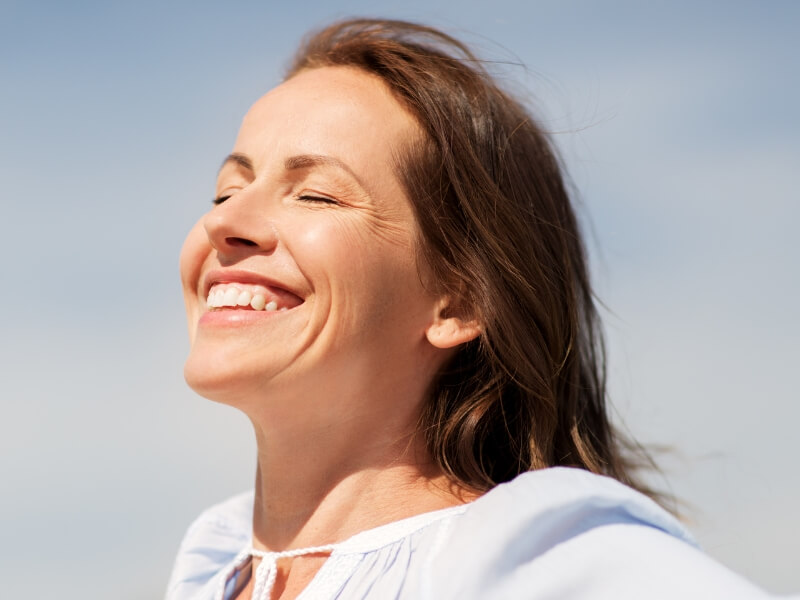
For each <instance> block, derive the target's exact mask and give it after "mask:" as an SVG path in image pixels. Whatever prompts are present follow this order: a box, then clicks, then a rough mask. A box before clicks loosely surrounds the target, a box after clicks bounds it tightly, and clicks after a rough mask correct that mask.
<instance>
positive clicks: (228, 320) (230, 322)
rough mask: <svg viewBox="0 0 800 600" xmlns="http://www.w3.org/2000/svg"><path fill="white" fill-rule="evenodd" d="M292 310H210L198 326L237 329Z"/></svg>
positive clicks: (203, 315) (205, 313)
mask: <svg viewBox="0 0 800 600" xmlns="http://www.w3.org/2000/svg"><path fill="white" fill-rule="evenodd" d="M290 310H291V309H287V310H236V309H231V310H225V309H222V310H209V311H207V312H204V313H203V314H202V315H201V317H200V320H199V321H198V324H199V325H212V326H214V325H222V326H227V327H237V326H241V325H249V324H251V323H256V322H259V321H263V320H264V319H272V318H275V317H277V316H280V315H284V314H286V313H287V312H289V311H290Z"/></svg>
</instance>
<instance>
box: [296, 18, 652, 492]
mask: <svg viewBox="0 0 800 600" xmlns="http://www.w3.org/2000/svg"><path fill="white" fill-rule="evenodd" d="M322 66H350V67H356V68H359V69H362V70H364V71H366V72H368V73H372V74H374V75H377V76H378V77H380V78H381V79H382V80H383V81H384V82H385V83H386V84H387V85H388V87H389V88H390V89H391V90H392V91H393V93H394V94H395V96H396V97H397V98H398V99H399V100H400V101H401V102H402V103H403V104H404V105H405V106H406V107H407V108H408V109H409V110H410V111H411V112H412V114H414V115H415V116H416V118H417V120H418V121H419V123H420V125H421V127H422V130H423V131H424V132H425V134H426V135H425V139H424V140H422V141H419V142H417V143H416V144H413V145H412V147H411V148H409V149H408V150H407V152H406V153H405V154H404V156H402V157H401V158H400V160H399V170H400V172H401V176H402V180H403V182H404V184H405V186H406V188H407V191H408V194H409V197H410V199H411V201H412V203H413V204H414V208H415V211H416V217H417V220H418V222H419V226H420V229H421V232H422V237H423V241H422V242H423V243H422V244H420V247H421V252H422V254H423V258H424V259H425V260H426V261H427V263H428V264H429V265H430V267H431V269H432V270H433V273H434V279H435V281H436V282H437V283H436V285H438V286H441V289H442V291H443V292H446V293H447V294H449V295H450V296H451V297H452V298H457V299H458V307H457V310H460V311H461V312H462V313H463V314H464V315H469V316H471V317H474V318H477V319H478V321H479V322H480V323H481V326H482V333H481V335H480V336H479V338H477V339H476V340H474V341H472V342H469V343H467V344H464V345H463V346H462V347H461V348H460V349H459V350H458V352H457V354H456V355H455V357H454V359H453V360H452V361H451V362H450V363H449V364H448V365H447V367H446V368H445V369H444V370H443V371H442V372H441V373H440V375H439V376H438V378H437V379H436V381H434V383H433V388H432V393H431V396H430V398H429V399H428V400H427V403H426V404H425V406H424V409H423V411H422V415H421V418H420V419H421V420H420V429H419V431H420V432H421V433H422V434H423V435H424V436H425V440H426V443H427V446H428V449H429V451H430V452H431V454H432V456H433V457H434V458H435V460H436V461H437V463H438V464H439V466H440V467H441V468H442V469H443V470H444V472H445V473H446V474H447V475H448V476H449V477H450V478H451V479H452V480H453V481H455V482H457V483H459V484H461V485H463V486H466V487H468V488H470V489H473V490H477V491H486V490H488V489H490V488H491V487H493V486H495V485H497V484H498V483H501V482H503V481H508V480H510V479H512V478H514V477H515V476H516V475H518V474H520V473H522V472H525V471H528V470H531V469H539V468H543V467H550V466H555V465H563V466H573V467H580V468H583V469H587V470H589V471H592V472H594V473H602V474H606V475H610V476H612V477H615V478H617V479H619V480H621V481H623V482H625V483H628V484H630V485H633V486H634V487H637V488H639V489H641V490H643V491H645V492H647V493H651V492H649V490H647V489H645V488H644V487H643V486H642V485H640V484H639V483H637V481H636V479H635V477H634V471H635V468H636V467H637V466H640V465H642V464H652V463H651V462H650V461H649V459H648V458H647V455H646V454H645V453H644V451H643V450H642V449H641V447H639V446H637V445H635V444H634V443H633V442H632V441H629V440H627V439H626V438H624V437H623V436H621V435H620V434H619V433H618V432H616V431H615V430H614V428H613V427H612V425H611V424H610V422H609V418H608V416H607V414H606V402H605V398H606V383H605V354H604V346H603V339H602V332H601V330H600V325H599V319H598V315H597V311H596V308H595V304H594V301H593V295H592V290H591V286H590V283H589V276H588V270H587V261H586V253H585V250H584V247H583V243H582V239H581V235H580V231H579V228H578V223H577V220H576V217H575V213H574V210H573V207H572V203H571V202H570V198H569V195H568V194H567V190H566V188H565V185H564V181H563V178H562V175H561V169H560V167H559V163H558V160H557V159H556V156H555V153H554V151H553V148H552V147H551V145H550V143H549V141H548V140H547V138H546V137H545V135H544V134H543V132H542V130H541V129H540V128H539V127H538V126H537V124H536V123H535V122H534V121H533V119H532V118H531V117H530V115H529V114H528V113H527V111H526V110H525V108H524V107H523V106H522V104H521V103H519V102H518V101H516V100H515V99H513V98H512V97H511V96H510V95H509V94H508V93H506V92H504V91H502V90H501V89H500V88H499V87H498V86H497V85H496V83H495V82H494V81H493V79H492V77H491V76H490V75H489V73H488V72H487V70H486V68H485V67H484V65H483V63H482V62H481V61H479V60H478V59H477V58H476V57H475V56H474V55H473V54H472V52H471V51H470V50H469V49H468V48H467V47H466V46H465V45H464V44H463V43H461V42H459V41H458V40H456V39H454V38H452V37H451V36H449V35H447V34H445V33H442V32H440V31H438V30H436V29H433V28H430V27H426V26H422V25H418V24H413V23H407V22H401V21H384V20H370V19H355V20H348V21H343V22H340V23H335V24H333V25H331V26H329V27H327V28H325V29H323V30H322V31H319V32H317V33H315V34H313V35H312V36H311V37H309V38H308V39H306V40H305V42H304V43H303V45H302V46H301V48H300V50H299V52H298V54H297V55H296V57H295V59H294V62H293V64H292V65H291V67H290V69H289V71H288V76H287V77H291V76H292V75H294V74H296V73H297V72H299V71H300V70H303V69H308V68H316V67H322ZM651 495H652V493H651Z"/></svg>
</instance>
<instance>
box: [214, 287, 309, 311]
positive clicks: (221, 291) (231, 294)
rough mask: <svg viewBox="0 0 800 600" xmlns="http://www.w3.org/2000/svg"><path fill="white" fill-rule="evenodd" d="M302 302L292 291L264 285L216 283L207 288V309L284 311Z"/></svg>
mask: <svg viewBox="0 0 800 600" xmlns="http://www.w3.org/2000/svg"><path fill="white" fill-rule="evenodd" d="M302 303H303V300H302V298H299V297H298V296H296V295H294V294H293V293H291V292H289V291H287V290H284V289H281V288H277V287H273V286H264V285H254V284H245V283H217V284H215V285H213V286H211V289H209V290H208V298H207V299H206V305H207V306H208V308H209V310H211V311H217V310H254V311H264V312H276V311H285V310H289V309H291V308H294V307H295V306H299V305H300V304H302Z"/></svg>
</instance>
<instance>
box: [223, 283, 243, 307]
mask: <svg viewBox="0 0 800 600" xmlns="http://www.w3.org/2000/svg"><path fill="white" fill-rule="evenodd" d="M238 299H239V290H237V289H236V288H234V287H230V288H228V289H227V291H226V292H225V295H224V296H223V297H222V306H236V301H237V300H238Z"/></svg>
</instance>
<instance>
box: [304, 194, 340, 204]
mask: <svg viewBox="0 0 800 600" xmlns="http://www.w3.org/2000/svg"><path fill="white" fill-rule="evenodd" d="M297 199H298V200H303V201H304V202H319V203H322V204H339V203H338V202H337V201H336V200H334V199H333V198H328V197H326V196H312V195H309V194H302V195H301V196H297Z"/></svg>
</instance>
